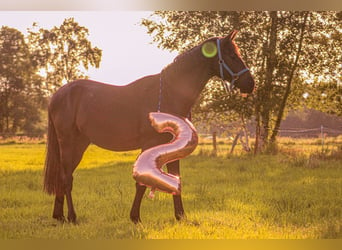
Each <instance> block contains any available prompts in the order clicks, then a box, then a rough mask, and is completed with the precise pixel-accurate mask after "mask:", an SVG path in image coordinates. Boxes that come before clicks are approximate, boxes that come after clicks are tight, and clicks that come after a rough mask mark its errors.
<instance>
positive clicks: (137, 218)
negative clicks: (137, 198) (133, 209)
mask: <svg viewBox="0 0 342 250" xmlns="http://www.w3.org/2000/svg"><path fill="white" fill-rule="evenodd" d="M131 221H132V222H133V223H134V224H139V223H141V219H140V218H139V217H135V216H134V217H133V216H131Z"/></svg>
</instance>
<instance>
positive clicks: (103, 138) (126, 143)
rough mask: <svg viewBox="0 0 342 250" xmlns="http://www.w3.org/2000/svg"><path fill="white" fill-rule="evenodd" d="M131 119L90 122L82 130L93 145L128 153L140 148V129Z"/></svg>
mask: <svg viewBox="0 0 342 250" xmlns="http://www.w3.org/2000/svg"><path fill="white" fill-rule="evenodd" d="M134 123H135V122H134V121H130V119H127V118H126V119H125V117H121V119H118V120H117V121H116V120H113V119H107V120H106V121H103V122H100V121H98V120H93V121H92V120H89V121H88V122H87V123H86V125H85V126H81V127H80V130H81V131H82V132H83V134H85V135H86V136H87V137H88V138H89V140H90V142H91V143H93V144H95V145H97V146H99V147H102V148H105V149H108V150H113V151H128V150H135V149H138V148H140V135H139V129H138V127H137V126H135V124H134Z"/></svg>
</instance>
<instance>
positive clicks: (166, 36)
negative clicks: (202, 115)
mask: <svg viewBox="0 0 342 250" xmlns="http://www.w3.org/2000/svg"><path fill="white" fill-rule="evenodd" d="M340 21H341V13H339V12H308V11H301V12H298V11H295V12H294V11H262V12H259V11H247V12H236V11H218V12H217V11H200V12H197V11H196V12H188V11H157V12H155V13H154V14H153V15H152V16H151V17H149V18H147V19H144V20H143V21H142V25H143V26H145V27H146V28H147V32H148V34H150V35H151V36H152V37H153V39H154V42H156V43H157V44H158V46H159V47H162V48H166V49H169V50H177V51H180V52H182V51H184V50H187V49H189V48H190V47H192V46H195V45H196V44H198V43H199V41H203V40H205V39H207V38H210V37H213V36H224V35H226V34H227V33H228V32H229V31H230V30H232V29H236V30H239V34H238V36H237V38H236V41H237V44H238V46H239V47H240V50H241V54H242V57H243V59H244V60H245V61H246V63H247V65H248V66H249V67H250V69H251V71H252V72H253V74H254V77H255V79H256V82H257V90H256V93H255V95H254V97H253V98H250V99H247V100H248V101H247V103H246V104H247V106H248V107H249V108H251V107H253V112H252V113H254V116H255V118H256V132H257V135H258V138H257V139H261V140H259V142H260V144H263V145H266V144H267V143H268V141H269V140H270V139H271V141H274V140H275V138H276V136H277V133H278V129H279V127H280V122H281V120H282V119H283V118H284V114H285V113H286V110H287V109H288V108H291V109H295V108H297V107H298V106H299V105H302V104H303V94H304V93H306V88H307V87H308V86H310V85H308V84H307V82H308V81H309V80H311V81H313V80H314V79H320V82H326V83H328V82H329V83H330V84H332V85H333V86H336V84H337V83H338V81H340V70H341V61H342V60H341V55H342V53H341V52H342V51H341V48H342V44H341V41H342V39H341V30H342V27H341V22H340ZM208 86H209V87H210V89H207V91H206V92H204V94H205V95H206V96H207V97H206V98H202V100H204V101H205V102H202V106H203V107H204V106H206V107H208V106H207V105H206V104H210V105H212V106H213V107H214V111H215V113H227V111H228V110H233V111H235V112H238V113H241V112H245V113H246V112H247V113H246V114H251V112H250V109H248V108H244V110H243V111H242V110H241V105H242V104H243V102H246V100H244V99H242V100H239V98H238V97H236V96H235V95H231V96H229V98H227V96H226V95H225V94H224V92H222V91H218V88H217V87H215V88H211V87H212V86H213V85H208ZM214 86H217V85H214ZM293 90H296V91H293ZM296 95H298V96H296ZM212 97H215V98H213V99H212ZM210 100H211V101H210ZM237 100H239V101H237ZM288 100H291V103H289V102H288ZM241 101H242V102H241ZM257 141H258V140H257ZM261 142H263V143H261Z"/></svg>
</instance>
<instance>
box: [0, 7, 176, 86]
mask: <svg viewBox="0 0 342 250" xmlns="http://www.w3.org/2000/svg"><path fill="white" fill-rule="evenodd" d="M152 13H153V12H151V11H0V26H9V27H12V28H16V29H18V30H20V31H21V32H22V33H24V34H27V28H30V27H32V24H33V23H34V22H36V23H37V24H38V25H39V27H42V28H52V27H53V26H60V25H61V24H62V22H63V20H64V19H65V18H69V17H74V19H75V21H76V22H78V23H79V25H81V26H85V27H87V28H88V30H89V40H90V41H91V42H92V45H93V46H96V47H98V48H100V49H102V61H101V65H100V68H99V69H90V70H89V71H88V75H89V77H90V79H93V80H97V81H101V82H105V83H111V84H115V85H125V84H128V83H130V82H132V81H134V80H136V79H139V78H141V77H144V76H146V75H151V74H156V73H159V72H160V71H161V70H162V69H163V68H164V67H165V66H166V65H168V64H169V63H171V62H172V60H173V59H174V58H175V57H176V56H177V54H178V53H177V52H172V53H171V52H169V51H166V50H162V49H159V48H157V46H156V45H155V44H152V37H150V36H149V35H148V34H147V29H146V28H145V27H143V26H140V25H139V21H140V20H141V19H142V18H146V17H149V16H150V15H151V14H152Z"/></svg>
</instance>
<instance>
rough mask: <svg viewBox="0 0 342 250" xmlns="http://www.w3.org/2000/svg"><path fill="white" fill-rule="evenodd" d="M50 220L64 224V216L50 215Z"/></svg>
mask: <svg viewBox="0 0 342 250" xmlns="http://www.w3.org/2000/svg"><path fill="white" fill-rule="evenodd" d="M52 218H54V219H56V220H57V221H59V222H62V223H64V222H65V221H66V220H65V217H64V215H52Z"/></svg>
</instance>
